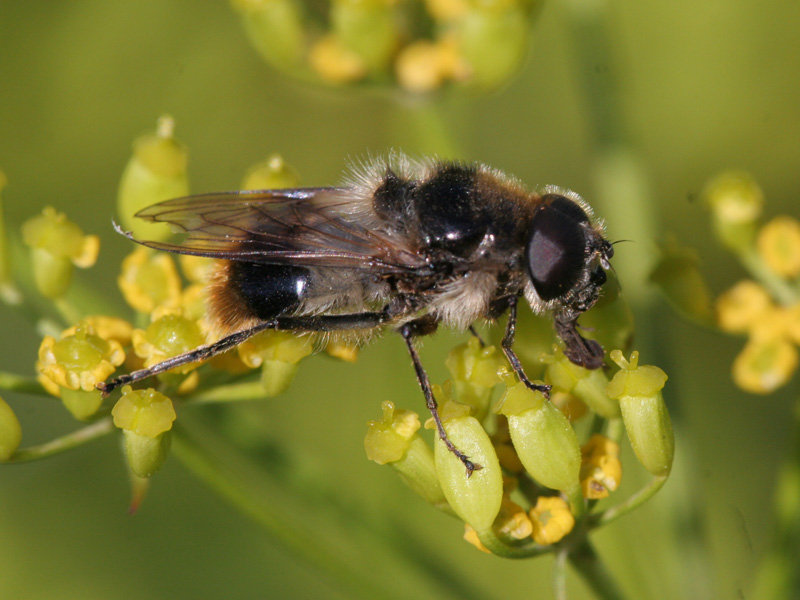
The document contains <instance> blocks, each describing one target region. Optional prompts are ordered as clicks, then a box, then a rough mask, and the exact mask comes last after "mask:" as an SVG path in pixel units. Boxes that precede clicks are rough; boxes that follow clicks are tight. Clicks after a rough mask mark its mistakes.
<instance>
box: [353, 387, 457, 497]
mask: <svg viewBox="0 0 800 600" xmlns="http://www.w3.org/2000/svg"><path fill="white" fill-rule="evenodd" d="M382 407H383V418H382V419H381V420H380V421H370V422H369V423H368V424H367V425H368V426H369V431H368V432H367V436H366V438H364V448H365V449H366V451H367V457H368V458H369V459H370V460H374V461H375V462H376V463H378V464H379V465H383V464H389V465H391V467H392V468H393V469H394V470H395V472H396V473H397V474H398V475H399V476H400V478H401V479H402V480H403V482H404V483H405V484H406V485H407V486H408V487H409V488H411V489H412V490H413V491H414V492H415V493H416V494H417V495H419V496H421V497H422V498H423V499H424V500H425V501H426V502H428V503H429V504H432V505H433V506H435V507H437V508H439V509H442V510H447V511H449V510H450V507H449V505H448V504H447V500H446V499H445V497H444V492H443V491H442V486H441V485H440V484H439V478H438V476H437V475H436V466H435V464H434V459H433V452H432V451H431V449H430V447H429V446H428V444H426V443H425V441H424V440H423V439H422V438H421V437H419V435H417V430H418V429H419V427H420V423H419V415H417V414H416V413H414V412H411V411H408V410H395V408H394V404H392V403H391V402H384V403H383V404H382Z"/></svg>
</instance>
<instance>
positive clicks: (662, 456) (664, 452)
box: [608, 350, 675, 476]
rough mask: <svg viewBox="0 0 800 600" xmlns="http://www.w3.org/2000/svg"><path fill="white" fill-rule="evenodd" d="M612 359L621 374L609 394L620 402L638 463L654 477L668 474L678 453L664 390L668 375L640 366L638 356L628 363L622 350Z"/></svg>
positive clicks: (610, 384)
mask: <svg viewBox="0 0 800 600" xmlns="http://www.w3.org/2000/svg"><path fill="white" fill-rule="evenodd" d="M610 356H611V360H613V361H614V362H615V363H617V364H618V365H619V367H620V371H619V372H618V373H617V374H616V375H614V378H613V379H612V380H611V383H609V384H608V395H609V396H610V397H611V398H614V399H616V400H619V405H620V408H621V409H622V421H623V423H625V430H626V431H627V432H628V438H629V439H630V441H631V446H632V447H633V451H634V452H635V453H636V457H637V458H638V459H639V462H640V463H642V465H644V468H645V469H647V470H648V471H649V472H650V473H652V474H653V475H661V476H664V475H668V474H669V472H670V469H672V459H673V456H674V454H675V438H674V434H673V431H672V423H671V422H670V418H669V413H668V412H667V407H666V404H665V403H664V396H663V395H662V394H661V390H662V389H663V387H664V384H665V383H666V381H667V375H666V373H664V371H662V370H661V369H659V368H658V367H655V366H652V365H645V366H641V367H640V366H639V353H638V352H633V353H632V354H631V359H630V362H628V361H626V360H625V358H624V357H623V355H622V352H620V351H619V350H614V351H613V352H611V355H610Z"/></svg>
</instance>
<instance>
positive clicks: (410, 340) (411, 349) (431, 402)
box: [400, 321, 482, 477]
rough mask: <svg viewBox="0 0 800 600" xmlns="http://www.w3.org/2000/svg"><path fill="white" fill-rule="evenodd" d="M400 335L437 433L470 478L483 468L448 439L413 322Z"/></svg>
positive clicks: (403, 327) (401, 330) (404, 327)
mask: <svg viewBox="0 0 800 600" xmlns="http://www.w3.org/2000/svg"><path fill="white" fill-rule="evenodd" d="M400 335H402V336H403V339H404V340H405V341H406V346H408V353H409V354H410V355H411V361H412V362H413V363H414V371H416V373H417V381H418V382H419V387H421V388H422V393H423V394H424V395H425V404H426V405H427V406H428V410H429V411H431V416H432V417H433V422H434V423H435V424H436V431H437V432H438V433H439V437H440V438H441V440H442V441H443V442H444V445H445V446H447V449H448V450H449V451H450V452H452V453H453V454H455V455H456V456H457V457H458V458H459V460H460V461H461V462H462V463H464V466H465V467H466V468H467V477H469V476H470V475H472V472H473V471H476V470H478V469H481V468H482V467H481V465H479V464H476V463H474V462H472V461H471V460H470V459H469V457H468V456H467V455H466V454H464V453H463V452H461V450H459V449H458V448H456V446H455V444H453V442H451V441H450V439H449V438H448V437H447V432H446V431H445V430H444V426H443V425H442V419H441V418H440V417H439V405H438V404H437V403H436V398H434V397H433V390H432V389H431V382H430V379H428V374H427V373H426V372H425V369H424V367H423V366H422V363H421V362H420V360H419V354H418V353H417V349H416V347H415V346H414V335H415V326H414V324H413V321H412V322H411V323H406V324H405V325H403V326H402V327H401V328H400Z"/></svg>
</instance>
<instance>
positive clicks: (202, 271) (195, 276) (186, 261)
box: [178, 188, 244, 284]
mask: <svg viewBox="0 0 800 600" xmlns="http://www.w3.org/2000/svg"><path fill="white" fill-rule="evenodd" d="M243 189H244V188H243ZM216 262H217V261H216V260H214V259H213V258H208V257H206V256H194V255H192V254H179V255H178V264H179V265H180V266H181V271H182V272H183V274H184V275H185V276H186V279H188V280H189V281H191V282H192V283H202V284H205V283H206V282H207V281H208V277H209V275H210V274H211V271H212V270H213V269H214V265H215V264H216Z"/></svg>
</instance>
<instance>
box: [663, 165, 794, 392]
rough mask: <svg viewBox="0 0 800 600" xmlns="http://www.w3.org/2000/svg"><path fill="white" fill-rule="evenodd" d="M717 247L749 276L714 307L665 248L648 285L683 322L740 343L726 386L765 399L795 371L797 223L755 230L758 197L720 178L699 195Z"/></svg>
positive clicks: (692, 273)
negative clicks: (730, 382)
mask: <svg viewBox="0 0 800 600" xmlns="http://www.w3.org/2000/svg"><path fill="white" fill-rule="evenodd" d="M704 199H705V202H706V204H707V206H708V207H709V209H710V211H711V216H712V222H713V227H714V231H715V234H716V236H717V239H718V240H719V241H720V242H721V243H722V245H723V246H724V247H725V248H726V249H728V250H729V251H731V252H732V253H733V254H734V255H735V256H736V257H737V258H738V259H739V260H740V262H741V263H742V265H743V266H744V267H745V268H746V269H747V271H749V274H750V276H751V277H750V278H748V279H743V280H741V281H739V282H737V283H736V284H734V285H733V286H732V287H731V288H729V289H728V290H727V291H725V292H723V293H722V294H720V295H719V296H718V297H717V298H716V300H715V301H714V300H713V299H712V295H711V293H710V292H709V290H708V286H707V285H706V283H705V280H704V278H703V275H702V274H701V272H700V270H699V268H698V260H697V258H696V256H694V255H693V254H692V253H691V251H689V250H687V249H683V248H678V247H677V246H676V244H675V243H671V244H669V245H668V246H667V247H666V248H665V252H664V256H663V258H662V260H661V261H660V263H659V265H658V266H657V267H656V269H655V270H654V272H653V275H652V279H653V281H655V282H656V283H657V284H658V285H659V286H660V287H661V289H662V290H663V291H664V292H665V293H666V294H667V296H668V298H670V300H672V301H673V303H674V304H675V305H676V306H677V307H678V308H679V309H680V310H681V311H682V312H683V313H684V314H686V315H688V316H690V317H692V318H694V319H695V320H698V321H700V322H702V323H705V324H708V325H713V326H716V327H718V328H719V329H720V330H722V331H724V332H726V333H731V334H736V335H743V336H745V337H746V342H745V345H744V348H743V349H742V350H741V352H740V353H739V355H738V356H737V357H736V359H735V360H734V362H733V366H732V375H733V380H734V382H735V383H736V385H738V386H739V387H740V388H741V389H743V390H745V391H748V392H750V393H753V394H769V393H771V392H774V391H775V390H776V389H778V388H780V387H781V386H783V385H785V384H786V383H787V382H788V381H789V380H790V379H791V377H792V375H793V374H794V372H795V371H796V370H797V366H798V361H799V360H800V356H799V355H798V348H797V347H798V345H800V221H798V220H797V219H796V218H795V217H792V216H789V215H781V216H777V217H775V218H773V219H771V220H770V221H768V222H766V223H761V215H762V212H763V209H764V203H765V202H764V194H763V192H762V191H761V189H760V188H759V186H758V184H757V183H756V182H755V180H754V179H753V178H752V177H751V176H749V175H748V174H746V173H740V172H729V173H723V174H722V175H719V176H718V177H715V178H714V179H712V180H711V181H710V182H709V183H708V184H707V186H706V189H705V191H704Z"/></svg>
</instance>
